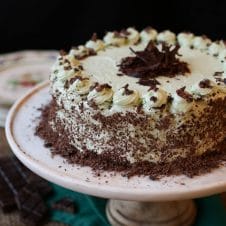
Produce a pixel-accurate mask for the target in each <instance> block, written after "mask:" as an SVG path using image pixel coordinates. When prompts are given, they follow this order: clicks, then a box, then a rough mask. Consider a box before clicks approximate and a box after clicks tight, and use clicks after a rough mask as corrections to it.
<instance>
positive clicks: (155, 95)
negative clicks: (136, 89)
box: [143, 88, 168, 113]
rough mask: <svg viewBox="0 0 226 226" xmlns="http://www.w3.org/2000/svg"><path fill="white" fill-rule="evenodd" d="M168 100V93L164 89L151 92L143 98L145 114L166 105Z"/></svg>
mask: <svg viewBox="0 0 226 226" xmlns="http://www.w3.org/2000/svg"><path fill="white" fill-rule="evenodd" d="M167 98H168V95H167V93H166V92H165V91H164V90H162V89H159V88H157V89H156V90H150V91H149V92H148V93H147V94H145V95H144V97H143V106H144V110H145V112H147V113H149V112H151V111H152V110H153V109H152V108H159V107H161V106H162V105H164V104H166V103H167Z"/></svg>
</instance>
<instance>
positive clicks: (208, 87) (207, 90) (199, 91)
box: [189, 80, 215, 97]
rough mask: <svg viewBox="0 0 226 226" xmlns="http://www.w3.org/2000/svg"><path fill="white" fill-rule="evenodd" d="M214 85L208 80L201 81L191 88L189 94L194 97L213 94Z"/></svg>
mask: <svg viewBox="0 0 226 226" xmlns="http://www.w3.org/2000/svg"><path fill="white" fill-rule="evenodd" d="M214 85H215V84H214V83H213V82H212V81H210V80H202V81H200V82H198V83H196V84H194V85H192V86H191V88H190V90H189V92H190V93H191V94H193V95H194V96H195V97H200V96H207V95H209V94H211V93H212V92H213V86H214Z"/></svg>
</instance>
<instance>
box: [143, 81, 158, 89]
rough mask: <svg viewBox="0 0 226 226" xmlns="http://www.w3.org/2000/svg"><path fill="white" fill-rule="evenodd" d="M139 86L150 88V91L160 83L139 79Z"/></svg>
mask: <svg viewBox="0 0 226 226" xmlns="http://www.w3.org/2000/svg"><path fill="white" fill-rule="evenodd" d="M139 84H141V85H143V86H150V87H151V88H152V89H153V88H154V87H156V85H160V83H159V82H158V81H157V80H156V79H146V78H141V79H140V80H139Z"/></svg>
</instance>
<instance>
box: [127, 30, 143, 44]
mask: <svg viewBox="0 0 226 226" xmlns="http://www.w3.org/2000/svg"><path fill="white" fill-rule="evenodd" d="M127 31H128V32H129V35H128V36H127V38H128V41H129V44H135V43H137V42H138V41H139V39H140V33H139V32H138V31H137V30H136V29H134V28H132V27H129V28H128V29H127Z"/></svg>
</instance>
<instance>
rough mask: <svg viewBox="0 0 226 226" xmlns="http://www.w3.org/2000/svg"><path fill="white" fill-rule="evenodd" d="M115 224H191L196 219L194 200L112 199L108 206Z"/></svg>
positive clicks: (184, 225) (112, 221)
mask: <svg viewBox="0 0 226 226" xmlns="http://www.w3.org/2000/svg"><path fill="white" fill-rule="evenodd" d="M106 213H107V217H108V220H109V222H110V223H111V225H113V226H189V225H192V223H193V222H194V220H195V216H196V207H195V204H194V202H193V201H192V200H186V201H172V202H135V201H121V200H113V199H112V200H110V201H108V204H107V207H106Z"/></svg>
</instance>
